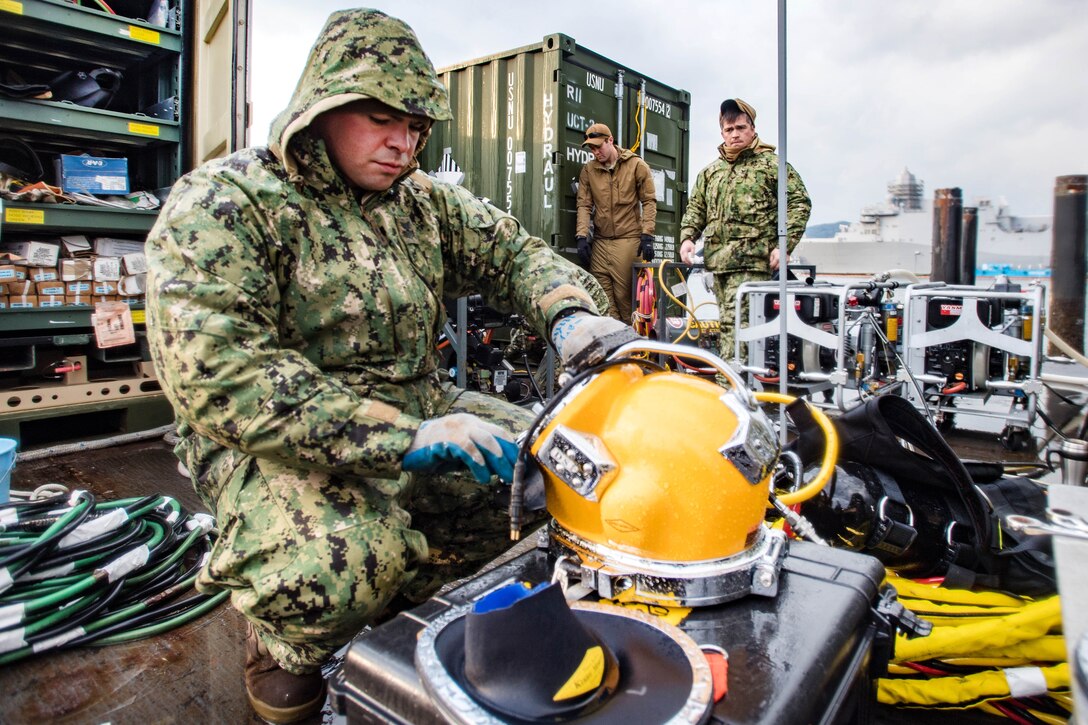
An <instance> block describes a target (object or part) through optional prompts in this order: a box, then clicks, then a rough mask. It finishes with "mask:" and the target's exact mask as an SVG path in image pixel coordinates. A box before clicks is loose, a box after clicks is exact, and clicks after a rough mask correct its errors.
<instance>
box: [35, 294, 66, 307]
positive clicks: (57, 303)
mask: <svg viewBox="0 0 1088 725" xmlns="http://www.w3.org/2000/svg"><path fill="white" fill-rule="evenodd" d="M38 307H64V295H38Z"/></svg>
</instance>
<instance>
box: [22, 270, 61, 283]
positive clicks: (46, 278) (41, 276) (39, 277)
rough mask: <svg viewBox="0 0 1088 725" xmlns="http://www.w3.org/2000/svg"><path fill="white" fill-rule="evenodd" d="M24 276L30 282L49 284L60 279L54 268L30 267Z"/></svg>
mask: <svg viewBox="0 0 1088 725" xmlns="http://www.w3.org/2000/svg"><path fill="white" fill-rule="evenodd" d="M26 275H27V277H28V278H29V279H30V281H32V282H50V281H54V280H59V279H60V272H59V271H58V270H57V268H56V267H30V268H29V269H27V271H26Z"/></svg>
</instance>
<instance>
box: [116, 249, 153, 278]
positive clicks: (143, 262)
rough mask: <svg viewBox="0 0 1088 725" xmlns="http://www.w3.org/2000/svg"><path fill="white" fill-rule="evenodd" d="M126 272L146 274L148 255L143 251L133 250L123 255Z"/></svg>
mask: <svg viewBox="0 0 1088 725" xmlns="http://www.w3.org/2000/svg"><path fill="white" fill-rule="evenodd" d="M121 261H122V262H123V263H124V267H125V274H144V273H146V272H147V257H146V256H145V255H144V253H143V252H133V253H132V254H126V255H125V256H123V257H121Z"/></svg>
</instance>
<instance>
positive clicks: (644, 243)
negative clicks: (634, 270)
mask: <svg viewBox="0 0 1088 725" xmlns="http://www.w3.org/2000/svg"><path fill="white" fill-rule="evenodd" d="M638 253H639V254H640V255H642V258H643V259H644V260H645V261H647V262H652V261H654V235H653V234H643V235H642V236H641V237H639V241H638Z"/></svg>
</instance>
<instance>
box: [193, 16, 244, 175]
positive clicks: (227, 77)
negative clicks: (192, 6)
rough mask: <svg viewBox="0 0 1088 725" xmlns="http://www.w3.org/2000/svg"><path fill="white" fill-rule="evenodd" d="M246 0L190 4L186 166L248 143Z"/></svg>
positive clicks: (223, 154)
mask: <svg viewBox="0 0 1088 725" xmlns="http://www.w3.org/2000/svg"><path fill="white" fill-rule="evenodd" d="M250 12H251V0H196V13H195V19H194V27H193V37H192V41H191V42H192V51H193V52H192V64H191V65H190V72H191V73H192V83H191V84H190V88H191V93H192V98H191V99H190V101H191V103H190V104H189V107H190V109H191V114H190V119H191V123H192V129H191V133H190V136H189V139H190V143H191V144H192V154H191V157H190V160H191V164H190V165H191V166H194V167H195V166H199V165H200V164H201V163H203V162H205V161H207V160H208V159H212V158H216V157H218V156H225V155H227V154H229V153H231V152H233V151H236V150H238V149H240V148H244V147H245V146H247V145H248V144H249V47H250V22H249V19H250Z"/></svg>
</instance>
